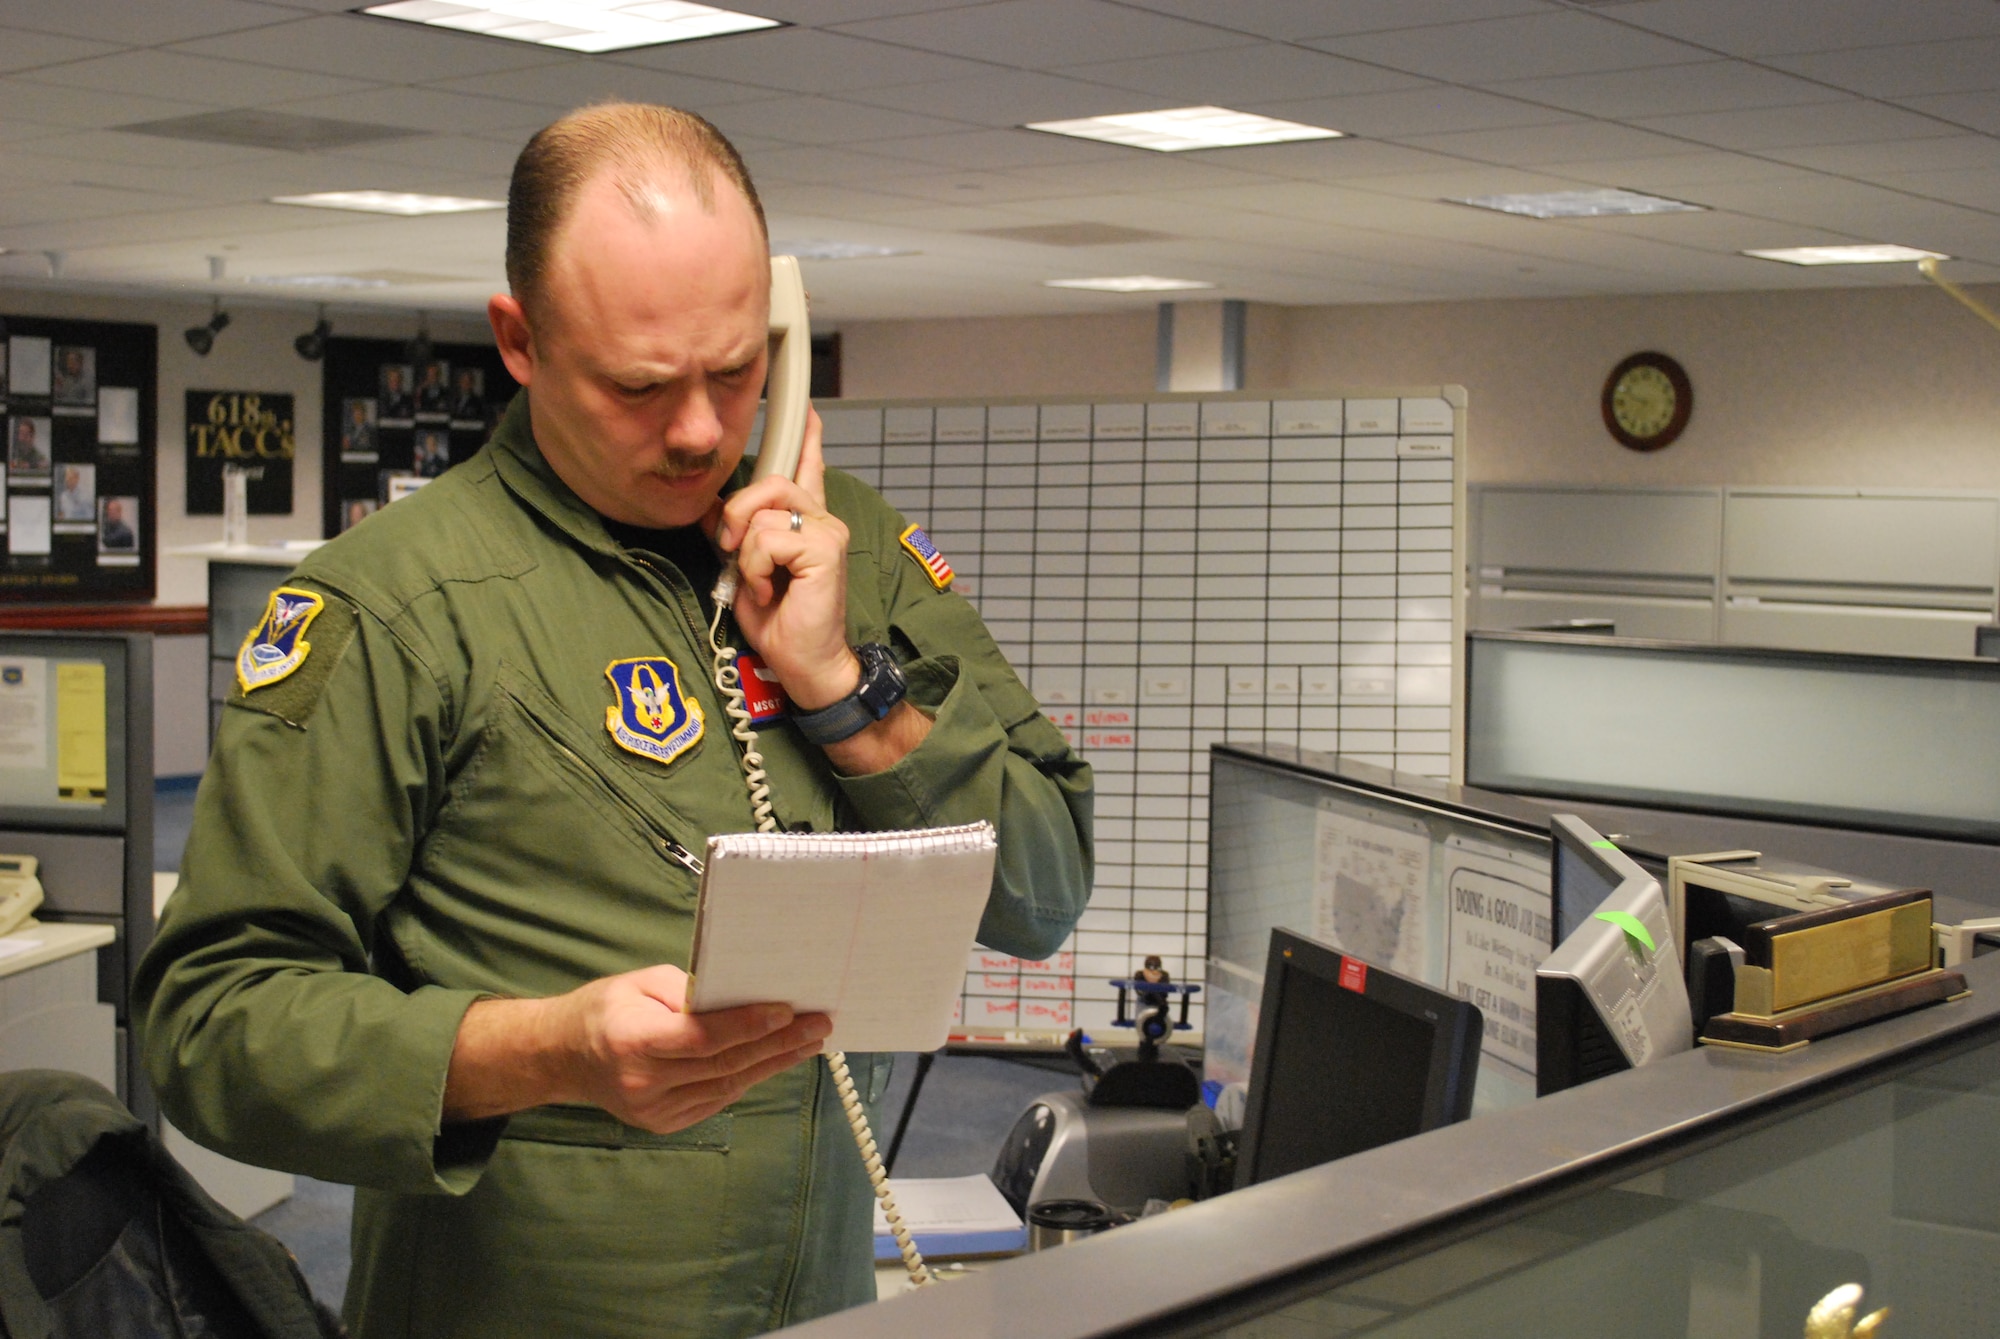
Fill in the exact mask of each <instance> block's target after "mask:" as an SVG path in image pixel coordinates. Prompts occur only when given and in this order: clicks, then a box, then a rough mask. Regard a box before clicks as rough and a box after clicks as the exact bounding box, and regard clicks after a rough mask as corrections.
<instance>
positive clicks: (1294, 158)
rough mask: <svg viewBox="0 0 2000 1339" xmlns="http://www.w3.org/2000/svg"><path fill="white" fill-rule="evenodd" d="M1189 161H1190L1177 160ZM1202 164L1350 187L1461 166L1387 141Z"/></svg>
mask: <svg viewBox="0 0 2000 1339" xmlns="http://www.w3.org/2000/svg"><path fill="white" fill-rule="evenodd" d="M1176 156H1177V157H1180V158H1186V157H1188V155H1186V154H1179V155H1176ZM1200 161H1201V162H1203V163H1208V164H1213V165H1215V166H1217V167H1228V168H1229V169H1231V170H1232V171H1240V172H1259V173H1263V174H1264V175H1266V176H1273V177H1287V178H1291V179H1293V180H1297V181H1346V180H1349V179H1351V178H1355V177H1367V176H1382V175H1386V174H1390V173H1398V172H1427V171H1434V170H1437V169H1441V168H1454V167H1458V166H1459V165H1460V164H1459V163H1458V162H1457V160H1455V159H1451V158H1446V157H1445V156H1444V155H1442V154H1436V153H1430V152H1428V151H1426V150H1423V149H1413V148H1410V147H1408V146H1406V145H1402V144H1391V143H1389V142H1388V141H1387V140H1379V139H1357V138H1355V137H1353V136H1348V137H1346V138H1343V139H1315V140H1302V141H1300V142H1299V143H1297V144H1256V145H1246V146H1245V147H1243V148H1241V149H1231V150H1229V151H1228V152H1227V153H1221V152H1217V153H1205V154H1203V155H1201V159H1200Z"/></svg>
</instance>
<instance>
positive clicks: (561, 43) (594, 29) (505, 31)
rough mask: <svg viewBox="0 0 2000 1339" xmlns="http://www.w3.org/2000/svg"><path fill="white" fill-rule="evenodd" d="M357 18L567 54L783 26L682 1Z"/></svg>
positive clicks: (435, 7)
mask: <svg viewBox="0 0 2000 1339" xmlns="http://www.w3.org/2000/svg"><path fill="white" fill-rule="evenodd" d="M360 12H361V13H363V14H373V15H376V16H377V17H379V18H385V19H403V20H405V21H407V22H410V23H423V24H428V25H430V26H431V27H434V28H456V29H458V30H459V31H461V32H468V33H480V34H482V35H483V36H486V37H505V38H507V39H509V40H510V41H515V42H534V43H536V44H538V45H540V46H552V47H560V48H562V49H563V50H565V51H625V50H628V49H630V48H632V47H640V46H659V45H661V44H663V43H666V42H691V41H693V40H694V39H695V38H697V37H718V36H721V35H722V34H724V33H744V32H750V31H752V30H754V29H758V28H777V27H782V26H783V25H782V24H780V23H779V22H778V21H777V20H776V19H764V18H759V17H757V16H756V15H755V14H737V13H734V12H732V11H730V10H727V9H716V8H714V7H713V6H711V5H695V4H688V3H685V0H456V2H454V3H446V0H401V3H399V4H390V5H368V6H366V7H365V8H363V9H362V10H361V11H360Z"/></svg>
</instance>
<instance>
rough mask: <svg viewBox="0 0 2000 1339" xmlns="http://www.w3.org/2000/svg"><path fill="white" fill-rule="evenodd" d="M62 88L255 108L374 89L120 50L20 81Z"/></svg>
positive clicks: (178, 55)
mask: <svg viewBox="0 0 2000 1339" xmlns="http://www.w3.org/2000/svg"><path fill="white" fill-rule="evenodd" d="M23 77H25V78H30V79H33V80H34V81H35V82H37V83H47V84H59V85H62V86H63V87H65V88H91V89H99V90H102V91H104V92H108V93H136V94H138V95H140V96H141V97H155V98H180V99H193V100H196V101H200V102H205V103H207V104H209V105H210V106H215V107H259V106H263V105H265V104H267V103H272V102H290V101H295V100H297V99H299V98H310V97H327V96H330V95H332V94H336V93H353V92H360V91H362V90H364V89H368V88H372V87H375V86H376V85H374V84H373V83H371V82H369V81H364V80H360V79H341V78H337V77H335V76H333V75H325V74H305V73H301V72H300V71H298V70H277V69H273V68H271V67H270V66H268V65H251V64H247V63H245V62H243V61H234V60H215V59H213V58H210V57H207V56H190V55H187V54H185V53H183V52H178V51H123V52H120V53H118V54H117V55H115V56H99V57H97V58H95V59H93V60H83V61H76V62H73V63H71V64H68V65H60V66H57V67H55V68H53V69H46V70H36V71H35V72H34V73H33V74H31V75H27V76H23Z"/></svg>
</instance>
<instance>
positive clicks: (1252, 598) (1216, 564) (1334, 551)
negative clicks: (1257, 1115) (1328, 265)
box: [820, 388, 1464, 1033]
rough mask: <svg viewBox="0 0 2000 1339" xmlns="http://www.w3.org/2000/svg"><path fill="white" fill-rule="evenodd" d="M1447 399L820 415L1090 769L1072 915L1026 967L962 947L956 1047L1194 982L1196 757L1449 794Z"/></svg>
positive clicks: (1201, 897) (1203, 769)
mask: <svg viewBox="0 0 2000 1339" xmlns="http://www.w3.org/2000/svg"><path fill="white" fill-rule="evenodd" d="M1447 397H1448V398H1447ZM1463 402H1464V400H1463V392H1462V391H1458V390H1457V389H1456V388H1443V389H1442V390H1440V389H1437V388H1432V389H1430V390H1429V391H1428V392H1404V393H1401V394H1389V393H1376V394H1373V395H1338V394H1328V395H1322V396H1315V397H1313V398H1311V399H1303V398H1301V399H1286V400H1272V399H1265V398H1258V397H1243V396H1232V397H1199V396H1187V395H1167V396H1160V397H1157V398H1153V399H1149V400H1145V401H1138V402H1133V401H1126V402H1120V403H1104V402H1095V403H1093V402H1089V401H1069V400H1047V401H1042V402H1038V403H1026V404H1024V403H1019V402H996V403H990V404H988V403H974V402H966V401H907V400H904V401H876V402H861V401H840V402H838V403H836V404H830V405H826V406H823V407H822V408H821V411H820V412H821V417H822V419H823V420H824V423H825V440H826V458H827V463H828V464H829V465H832V466H834V467H836V468H839V469H843V470H846V471H848V472H849V473H851V474H854V475H856V476H857V477H859V478H860V479H861V480H863V481H864V482H866V483H868V484H870V485H872V486H874V487H876V488H877V489H879V490H880V491H881V492H882V494H883V496H885V497H886V498H887V499H888V500H889V502H890V503H891V504H892V505H894V506H895V507H896V508H897V509H898V510H900V511H902V512H903V513H904V514H905V515H906V516H908V517H909V519H910V520H912V521H916V522H918V523H919V524H921V525H922V526H923V527H924V529H925V530H926V531H927V532H928V533H929V534H930V536H931V538H932V539H933V540H934V541H935V542H936V543H937V545H938V547H939V549H940V550H941V551H942V552H943V553H944V554H945V556H946V557H947V558H948V559H949V560H950V562H951V565H952V567H953V569H954V571H955V572H956V574H957V577H956V581H955V583H954V589H956V590H957V591H959V592H960V593H961V594H963V595H965V596H966V597H967V598H968V599H970V600H971V601H972V602H973V603H974V605H975V606H976V607H978V609H979V610H980V612H981V614H982V615H983V617H984V618H985V619H986V623H987V626H988V627H989V628H990V629H991V630H992V632H993V636H994V638H995V640H996V641H997V642H998V643H999V645H1000V649H1001V650H1002V651H1003V652H1004V653H1005V654H1006V656H1007V658H1008V660H1009V661H1010V662H1011V663H1012V664H1013V666H1014V668H1015V670H1016V671H1017V672H1018V673H1019V674H1020V676H1021V678H1022V680H1023V681H1024V682H1025V683H1027V684H1028V685H1029V687H1030V689H1031V690H1032V691H1033V692H1034V693H1035V695H1036V697H1037V698H1038V699H1039V700H1040V702H1041V704H1042V708H1043V710H1044V711H1045V712H1046V713H1047V714H1048V715H1049V717H1050V719H1051V720H1053V721H1055V723H1056V724H1057V725H1058V726H1059V727H1060V728H1061V729H1062V730H1063V732H1064V734H1065V735H1066V736H1067V737H1068V738H1069V739H1070V741H1071V742H1072V743H1073V744H1074V745H1075V746H1076V747H1077V748H1078V749H1079V751H1080V752H1081V753H1082V755H1083V756H1084V757H1085V758H1086V759H1088V760H1089V762H1090V763H1091V765H1092V767H1093V768H1094V769H1095V771H1096V778H1097V810H1096V816H1097V821H1096V837H1097V845H1096V856H1097V864H1096V878H1095V883H1094V887H1093V892H1092V896H1091V901H1090V907H1089V909H1088V910H1087V911H1085V912H1084V915H1083V919H1082V921H1081V922H1080V923H1079V924H1078V926H1077V929H1076V931H1075V933H1074V934H1073V935H1072V936H1071V937H1070V939H1069V940H1068V941H1067V942H1065V944H1064V945H1063V946H1062V948H1061V950H1060V951H1059V952H1058V953H1057V954H1055V955H1053V956H1052V957H1051V958H1050V959H1049V960H1048V961H1046V962H1033V963H1029V962H1022V961H1019V960H1017V959H1013V958H1009V957H1006V956H1004V955H1001V954H996V953H988V952H985V951H983V950H977V949H976V950H975V951H974V953H973V955H972V960H971V962H970V963H969V964H968V970H967V974H966V985H965V994H964V996H963V998H962V1001H961V1005H960V1020H961V1028H962V1030H964V1031H968V1032H974V1033H990V1032H1005V1031H1010V1030H1016V1029H1018V1030H1024V1031H1055V1032H1061V1031H1067V1030H1068V1029H1070V1028H1072V1027H1083V1028H1086V1029H1091V1030H1094V1031H1095V1030H1101V1029H1104V1028H1106V1027H1107V1026H1108V1025H1109V1023H1110V1020H1111V1017H1112V1012H1113V1003H1112V991H1111V989H1110V987H1109V986H1107V985H1106V984H1105V982H1106V981H1107V980H1108V979H1110V978H1113V977H1122V976H1128V975H1130V973H1131V971H1132V970H1133V968H1135V967H1136V966H1138V964H1139V962H1140V960H1141V959H1143V958H1144V957H1145V955H1147V954H1149V953H1157V954H1159V955H1160V956H1161V957H1162V959H1164V961H1165V964H1166V967H1167V969H1168V970H1169V971H1170V972H1171V973H1172V974H1173V977H1174V979H1175V980H1177V981H1196V982H1198V981H1200V980H1201V978H1202V973H1203V964H1204V962H1205V959H1206V956H1207V948H1206V941H1207V925H1206V884H1207V874H1208V845H1207V824H1208V749H1209V745H1210V744H1212V743H1215V742H1219V741H1221V740H1224V739H1227V740H1231V741H1234V742H1242V743H1278V744H1293V745H1297V746H1300V747H1304V748H1312V749H1320V750H1323V751H1326V752H1330V753H1333V752H1337V753H1343V754H1347V755H1349V756H1352V757H1356V758H1359V759H1361V760H1363V761H1367V762H1373V763H1377V764H1379V765H1381V766H1385V767H1396V768H1399V769H1401V770H1404V771H1409V772H1415V773H1419V774H1423V775H1430V776H1444V775H1447V774H1448V773H1449V771H1450V764H1451V753H1452V728H1453V727H1452V718H1453V694H1454V691H1455V689H1454V684H1455V682H1456V681H1455V677H1454V668H1455V667H1454V663H1453V656H1454V648H1455V646H1456V645H1457V634H1456V623H1455V620H1454V599H1453V594H1454V592H1453V586H1454V577H1453V573H1454V571H1455V570H1457V566H1458V560H1457V558H1456V557H1455V555H1456V554H1457V553H1459V551H1460V549H1459V547H1458V536H1459V532H1460V529H1461V527H1460V526H1458V525H1457V524H1456V521H1457V518H1458V516H1459V514H1460V511H1461V507H1460V500H1461V497H1462V489H1461V478H1460V475H1462V457H1463V441H1464V439H1463V424H1462V415H1463V410H1462V409H1457V410H1455V409H1454V408H1453V405H1454V404H1457V405H1462V404H1463ZM1455 470H1456V472H1455ZM1197 999H1199V997H1197ZM1200 1020H1201V1010H1200V1008H1199V1005H1197V1007H1196V1009H1195V1011H1194V1014H1193V1021H1194V1022H1195V1026H1196V1029H1197V1030H1199V1029H1200V1026H1201V1021H1200Z"/></svg>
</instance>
